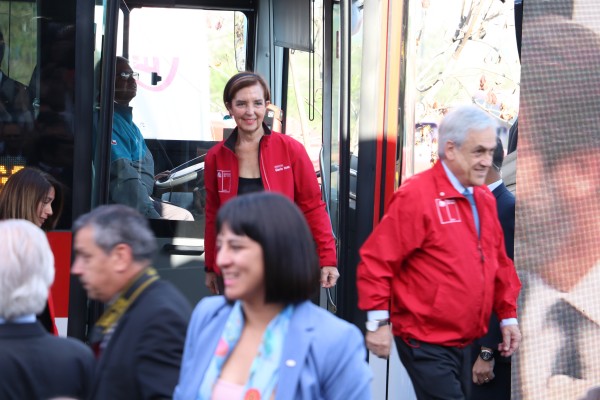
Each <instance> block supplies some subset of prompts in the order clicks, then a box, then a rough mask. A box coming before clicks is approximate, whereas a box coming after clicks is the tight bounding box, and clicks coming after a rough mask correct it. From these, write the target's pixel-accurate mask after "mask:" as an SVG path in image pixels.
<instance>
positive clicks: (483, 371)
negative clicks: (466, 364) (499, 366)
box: [473, 356, 496, 385]
mask: <svg viewBox="0 0 600 400" xmlns="http://www.w3.org/2000/svg"><path fill="white" fill-rule="evenodd" d="M495 362H496V361H495V360H494V359H493V358H492V359H491V360H490V361H484V360H482V359H481V357H479V356H478V357H477V360H476V361H475V364H473V383H474V384H476V385H483V384H484V383H488V382H489V381H491V380H492V379H494V377H495V375H494V364H495Z"/></svg>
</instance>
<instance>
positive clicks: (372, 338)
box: [365, 325, 392, 358]
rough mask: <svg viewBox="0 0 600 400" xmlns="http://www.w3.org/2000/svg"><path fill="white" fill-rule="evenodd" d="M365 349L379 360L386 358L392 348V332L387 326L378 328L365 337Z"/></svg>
mask: <svg viewBox="0 0 600 400" xmlns="http://www.w3.org/2000/svg"><path fill="white" fill-rule="evenodd" d="M365 342H366V344H367V349H369V351H371V352H373V354H375V355H376V356H377V357H379V358H388V357H389V356H390V349H391V348H392V331H391V329H390V326H389V325H384V326H380V327H379V329H377V330H376V331H375V332H370V331H369V332H367V335H366V336H365Z"/></svg>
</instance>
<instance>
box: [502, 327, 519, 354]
mask: <svg viewBox="0 0 600 400" xmlns="http://www.w3.org/2000/svg"><path fill="white" fill-rule="evenodd" d="M500 330H501V331H502V343H500V344H499V345H498V351H500V354H501V355H502V357H510V356H512V354H513V353H514V352H515V351H516V350H517V349H518V348H519V344H520V343H521V331H520V330H519V325H505V326H503V327H501V328H500Z"/></svg>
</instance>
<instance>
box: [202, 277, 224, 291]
mask: <svg viewBox="0 0 600 400" xmlns="http://www.w3.org/2000/svg"><path fill="white" fill-rule="evenodd" d="M204 284H205V285H206V287H207V288H208V290H210V292H211V293H212V294H220V293H219V286H218V285H217V274H216V272H206V277H205V278H204Z"/></svg>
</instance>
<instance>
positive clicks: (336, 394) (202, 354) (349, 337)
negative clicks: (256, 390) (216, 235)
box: [174, 296, 372, 400]
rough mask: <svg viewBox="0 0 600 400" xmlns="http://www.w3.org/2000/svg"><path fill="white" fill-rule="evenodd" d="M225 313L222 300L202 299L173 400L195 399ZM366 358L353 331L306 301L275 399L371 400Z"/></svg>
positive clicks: (287, 346) (294, 322)
mask: <svg viewBox="0 0 600 400" xmlns="http://www.w3.org/2000/svg"><path fill="white" fill-rule="evenodd" d="M230 312H231V305H229V304H228V303H227V302H226V300H225V298H224V297H223V296H212V297H207V298H205V299H203V300H202V301H201V302H200V303H199V304H198V305H197V306H196V309H195V310H194V313H193V315H192V320H191V322H190V325H189V327H188V332H187V337H186V340H185V349H184V353H183V361H182V363H181V373H180V376H179V383H178V384H177V387H176V388H175V393H174V399H179V400H195V399H197V397H198V390H199V388H200V383H201V382H202V379H203V377H204V373H205V371H206V369H207V367H208V364H209V362H210V360H211V358H212V356H213V354H214V352H215V349H216V347H217V343H218V341H219V339H220V338H221V334H222V332H223V328H224V326H225V322H226V321H227V317H228V316H229V313H230ZM366 356H367V352H366V349H365V345H364V341H363V337H362V334H361V333H360V331H359V330H358V328H356V327H355V326H354V325H352V324H350V323H348V322H346V321H343V320H341V319H339V318H337V317H335V316H334V315H333V314H331V313H329V312H328V311H326V310H324V309H322V308H319V307H317V306H315V305H314V304H312V303H311V302H309V301H305V302H303V303H300V304H298V305H297V306H296V307H295V309H294V314H293V315H292V319H291V321H290V325H289V330H288V334H287V337H286V339H285V343H284V348H283V354H282V358H281V364H280V369H279V383H278V385H277V392H276V395H275V399H276V400H292V399H294V400H318V399H324V400H325V399H326V400H336V399H339V400H352V399H356V400H363V399H364V400H368V399H371V387H370V382H371V377H372V374H371V370H370V368H369V365H368V364H367V362H366Z"/></svg>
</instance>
